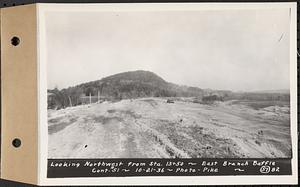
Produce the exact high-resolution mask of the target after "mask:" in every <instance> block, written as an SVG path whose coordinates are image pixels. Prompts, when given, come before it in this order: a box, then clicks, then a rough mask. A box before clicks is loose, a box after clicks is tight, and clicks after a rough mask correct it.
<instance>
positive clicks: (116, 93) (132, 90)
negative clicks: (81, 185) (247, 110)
mask: <svg viewBox="0 0 300 187" xmlns="http://www.w3.org/2000/svg"><path fill="white" fill-rule="evenodd" d="M140 97H196V98H197V99H196V100H195V101H196V102H200V101H206V100H208V101H210V100H212V101H215V100H221V101H225V100H248V101H289V99H290V94H289V91H288V90H271V91H256V92H232V91H229V90H212V89H201V88H198V87H190V86H181V85H177V84H174V83H170V82H167V81H166V80H164V79H162V78H161V77H159V76H158V75H156V74H155V73H153V72H150V71H143V70H138V71H129V72H124V73H118V74H115V75H111V76H108V77H104V78H102V79H100V80H96V81H91V82H87V83H83V84H79V85H77V86H73V87H69V88H65V89H62V90H58V89H52V90H48V108H54V109H60V108H65V107H68V106H74V105H80V104H84V103H89V102H90V99H91V100H92V102H96V101H98V99H99V98H100V99H101V100H110V101H114V100H121V99H134V98H140Z"/></svg>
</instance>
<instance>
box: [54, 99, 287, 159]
mask: <svg viewBox="0 0 300 187" xmlns="http://www.w3.org/2000/svg"><path fill="white" fill-rule="evenodd" d="M48 134H49V150H48V153H49V158H203V157H206V158H207V157H209V158H215V157H217V158H224V157H227V158H228V157H231V158H242V157H252V158H254V157H255V158H265V157H268V158H274V157H276V158H279V157H280V158H284V157H291V140H290V118H289V107H288V106H284V105H280V106H277V105H276V106H263V107H256V108H253V107H251V106H249V103H248V104H245V103H243V102H236V101H227V102H219V103H215V104H213V105H203V104H199V103H192V102H189V101H185V100H177V101H175V103H167V102H166V99H163V98H143V99H135V100H121V101H119V102H114V103H112V102H104V103H95V104H91V105H81V106H76V107H69V108H66V109H62V110H49V111H48Z"/></svg>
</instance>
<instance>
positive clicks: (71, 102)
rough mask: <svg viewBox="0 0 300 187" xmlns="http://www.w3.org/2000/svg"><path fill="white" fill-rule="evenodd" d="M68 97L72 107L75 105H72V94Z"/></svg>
mask: <svg viewBox="0 0 300 187" xmlns="http://www.w3.org/2000/svg"><path fill="white" fill-rule="evenodd" d="M68 98H69V102H70V106H71V107H72V106H73V105H72V100H71V97H70V96H68Z"/></svg>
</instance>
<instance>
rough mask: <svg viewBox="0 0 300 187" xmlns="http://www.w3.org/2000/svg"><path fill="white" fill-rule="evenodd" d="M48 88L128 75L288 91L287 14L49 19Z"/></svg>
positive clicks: (68, 15) (56, 15)
mask: <svg viewBox="0 0 300 187" xmlns="http://www.w3.org/2000/svg"><path fill="white" fill-rule="evenodd" d="M45 19H46V20H45V21H46V32H47V33H46V42H47V67H48V69H47V73H48V75H47V76H48V88H49V89H52V88H54V87H58V88H59V89H61V88H65V87H69V86H75V85H77V84H80V83H84V82H88V81H93V80H99V79H101V78H103V77H106V76H109V75H113V74H116V73H120V72H125V71H132V70H148V71H152V72H154V73H156V74H157V75H159V76H161V77H162V78H163V79H165V80H166V81H168V82H172V83H176V84H180V85H188V86H197V87H200V88H211V89H226V90H234V91H253V90H274V89H287V88H289V10H288V9H273V10H216V11H203V10H202V11H191V12H184V11H169V12H88V11H86V12H74V11H73V12H68V11H66V12H48V13H47V14H46V18H45Z"/></svg>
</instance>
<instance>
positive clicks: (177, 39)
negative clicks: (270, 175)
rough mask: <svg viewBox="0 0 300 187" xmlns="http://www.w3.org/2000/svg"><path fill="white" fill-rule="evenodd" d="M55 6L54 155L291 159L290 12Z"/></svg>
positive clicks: (51, 28) (49, 30) (50, 16)
mask: <svg viewBox="0 0 300 187" xmlns="http://www.w3.org/2000/svg"><path fill="white" fill-rule="evenodd" d="M84 10H85V9H84V8H82V11H49V12H46V13H45V20H46V21H45V32H46V33H45V43H46V62H47V64H46V66H47V122H48V124H47V126H48V127H47V128H48V158H49V159H68V158H72V159H74V158H79V159H88V158H99V159H102V158H292V143H291V142H292V141H291V119H290V16H291V10H290V9H289V8H259V9H242V8H240V9H223V10H222V9H205V10H178V11H177V10H160V9H158V10H155V9H151V10H145V11H126V10H122V11H118V10H111V11H84Z"/></svg>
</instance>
